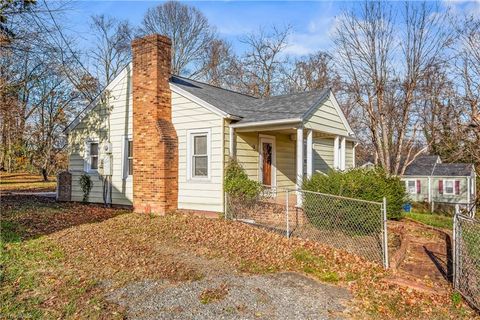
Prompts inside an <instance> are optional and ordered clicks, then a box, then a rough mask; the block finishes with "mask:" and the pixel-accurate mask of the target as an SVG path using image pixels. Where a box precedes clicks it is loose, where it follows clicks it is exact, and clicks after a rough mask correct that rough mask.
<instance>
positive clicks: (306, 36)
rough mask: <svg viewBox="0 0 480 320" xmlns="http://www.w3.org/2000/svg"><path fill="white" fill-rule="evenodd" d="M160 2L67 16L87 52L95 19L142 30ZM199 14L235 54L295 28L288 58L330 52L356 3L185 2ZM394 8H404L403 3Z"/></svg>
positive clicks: (95, 4)
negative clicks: (250, 38) (276, 29)
mask: <svg viewBox="0 0 480 320" xmlns="http://www.w3.org/2000/svg"><path fill="white" fill-rule="evenodd" d="M159 3H161V1H76V2H73V4H72V7H73V10H69V11H68V12H67V13H66V16H65V22H66V23H67V24H68V29H69V31H70V32H72V33H74V34H75V35H76V36H77V37H79V39H78V43H83V44H84V46H85V47H86V46H88V38H89V37H90V35H89V34H88V24H89V23H90V18H89V17H90V16H91V15H92V14H106V15H110V16H114V17H116V18H118V19H127V20H129V21H130V22H131V23H132V25H134V26H137V25H139V24H140V22H141V20H142V17H143V15H144V13H145V12H146V10H147V9H148V8H150V7H154V6H156V5H158V4H159ZM185 3H187V4H189V5H193V6H195V7H197V8H198V9H200V10H201V11H202V12H203V13H204V14H205V16H206V17H207V18H208V20H209V21H210V23H211V24H212V25H213V26H215V27H216V28H217V31H218V33H219V35H220V36H221V37H223V38H225V39H227V40H228V41H229V42H230V43H232V45H233V47H234V49H235V51H236V52H237V53H241V52H242V49H243V48H242V45H241V44H240V43H239V41H238V39H239V37H241V36H242V35H244V34H246V33H248V32H251V31H254V30H256V29H258V28H259V27H261V26H263V27H266V28H268V27H270V26H272V25H277V26H280V27H281V26H286V25H290V26H291V27H292V31H293V32H292V34H291V37H290V39H289V47H288V49H287V52H288V53H289V54H292V55H305V54H308V53H311V52H315V51H317V50H328V49H330V48H331V41H330V34H331V31H332V29H333V27H334V25H335V17H336V16H338V15H339V14H340V13H341V12H342V10H344V9H354V8H355V7H356V6H357V5H358V3H355V2H347V1H337V2H332V1H316V2H303V1H290V2H286V1H268V2H256V1H211V2H207V1H189V2H185ZM439 4H440V6H439V8H440V10H445V8H446V7H450V8H451V9H452V10H453V11H454V12H469V13H472V14H478V15H480V0H476V1H442V2H440V3H439ZM395 5H398V6H401V5H403V2H397V3H396V4H395Z"/></svg>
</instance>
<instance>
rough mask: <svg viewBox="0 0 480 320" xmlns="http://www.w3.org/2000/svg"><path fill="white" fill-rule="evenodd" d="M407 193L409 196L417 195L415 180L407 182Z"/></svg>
mask: <svg viewBox="0 0 480 320" xmlns="http://www.w3.org/2000/svg"><path fill="white" fill-rule="evenodd" d="M407 192H408V193H410V194H415V193H417V185H416V181H415V180H407Z"/></svg>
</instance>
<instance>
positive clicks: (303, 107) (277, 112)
mask: <svg viewBox="0 0 480 320" xmlns="http://www.w3.org/2000/svg"><path fill="white" fill-rule="evenodd" d="M170 82H171V83H173V84H175V85H176V86H178V87H179V88H181V89H183V90H185V91H187V92H188V93H191V94H193V95H195V96H196V97H198V98H200V99H202V100H203V101H205V102H207V103H209V104H211V105H212V106H214V107H216V108H218V109H220V110H222V111H224V112H226V113H228V114H230V115H233V116H237V117H241V118H242V119H241V120H240V121H239V122H241V123H247V122H256V121H268V120H281V119H295V118H302V117H303V116H304V115H305V113H306V112H307V111H309V110H310V108H312V107H313V106H314V105H316V104H318V103H320V102H322V101H323V100H324V99H326V98H327V97H328V94H329V93H330V89H324V90H319V91H309V92H302V93H292V94H287V95H281V96H275V97H270V98H263V99H258V98H255V97H252V96H249V95H245V94H241V93H238V92H235V91H231V90H226V89H222V88H219V87H215V86H212V85H209V84H206V83H203V82H199V81H195V80H191V79H187V78H183V77H179V76H172V78H171V79H170Z"/></svg>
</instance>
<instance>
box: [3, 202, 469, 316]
mask: <svg viewBox="0 0 480 320" xmlns="http://www.w3.org/2000/svg"><path fill="white" fill-rule="evenodd" d="M1 214H2V216H1V226H2V230H1V231H2V232H1V241H2V243H1V246H2V255H1V258H0V259H1V264H2V270H1V279H2V284H1V288H0V301H2V303H1V306H0V318H22V317H23V318H38V319H40V318H41V319H44V318H105V319H107V318H108V319H111V318H123V317H125V316H126V317H130V318H144V319H148V318H153V317H154V316H157V317H162V316H163V317H167V316H168V317H170V318H179V319H180V318H195V315H197V316H198V317H202V318H213V317H220V316H223V317H224V318H227V319H235V318H260V319H262V318H264V319H271V318H278V317H280V316H281V317H282V318H283V317H286V318H318V317H320V318H321V317H323V318H327V317H339V318H361V319H363V318H369V317H370V318H374V319H378V318H385V319H392V318H398V319H403V318H423V319H427V318H428V319H447V318H466V319H467V318H468V319H471V318H472V317H473V316H474V315H473V314H472V313H471V311H470V309H468V308H466V307H465V306H463V305H462V304H461V303H460V304H458V303H455V304H454V303H453V302H452V297H453V296H452V293H451V292H448V293H445V294H444V293H440V294H434V295H432V294H426V293H421V292H418V291H414V290H411V289H406V288H403V287H400V286H397V285H395V284H392V283H391V282H388V281H386V278H387V277H388V276H389V274H388V273H387V272H384V271H383V270H382V268H381V267H380V266H377V265H374V264H371V263H369V262H366V261H364V260H362V259H360V258H357V257H356V256H353V255H350V254H347V253H345V252H343V251H339V250H333V249H331V248H328V247H325V246H322V245H320V244H318V243H313V242H309V241H303V240H300V239H290V240H288V239H286V238H285V237H282V236H280V235H277V234H274V233H271V232H267V231H264V230H260V229H257V228H254V227H251V226H248V225H245V224H241V223H239V222H231V221H225V220H221V219H206V218H199V217H193V216H185V215H171V216H165V217H153V216H147V215H137V214H132V213H129V212H128V211H125V210H120V209H106V208H102V207H100V206H94V205H83V204H71V203H68V204H66V203H55V202H54V201H53V200H50V199H48V198H41V197H27V196H3V197H2V199H1ZM285 315H286V316H285Z"/></svg>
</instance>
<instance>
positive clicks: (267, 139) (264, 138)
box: [258, 134, 277, 187]
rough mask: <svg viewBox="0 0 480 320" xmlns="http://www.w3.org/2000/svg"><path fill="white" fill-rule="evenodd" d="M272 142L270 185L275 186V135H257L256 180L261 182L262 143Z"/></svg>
mask: <svg viewBox="0 0 480 320" xmlns="http://www.w3.org/2000/svg"><path fill="white" fill-rule="evenodd" d="M263 142H267V143H271V144H272V187H276V186H277V146H276V137H275V136H270V135H266V134H260V135H258V182H260V183H262V182H263V150H262V143H263Z"/></svg>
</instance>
